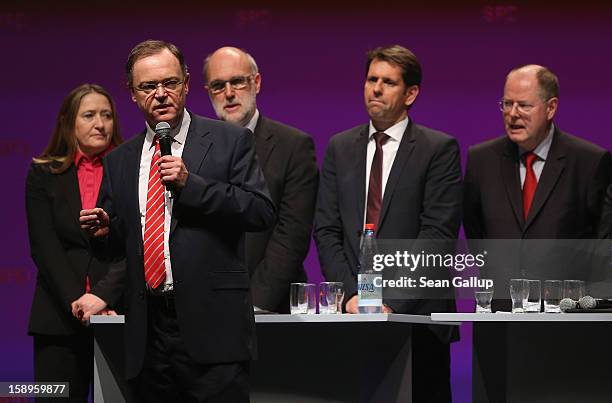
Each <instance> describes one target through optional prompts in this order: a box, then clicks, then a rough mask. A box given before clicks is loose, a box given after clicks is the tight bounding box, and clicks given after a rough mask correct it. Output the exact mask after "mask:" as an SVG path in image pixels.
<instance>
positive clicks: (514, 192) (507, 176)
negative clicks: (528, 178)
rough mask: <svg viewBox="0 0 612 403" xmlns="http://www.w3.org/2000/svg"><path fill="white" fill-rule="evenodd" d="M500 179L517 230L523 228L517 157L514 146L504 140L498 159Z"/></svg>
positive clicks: (521, 194) (521, 195) (521, 193)
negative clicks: (512, 212)
mask: <svg viewBox="0 0 612 403" xmlns="http://www.w3.org/2000/svg"><path fill="white" fill-rule="evenodd" d="M500 169H501V177H502V181H503V182H504V188H505V190H506V195H507V196H508V200H509V201H510V205H511V206H512V211H514V217H515V218H516V221H517V224H518V226H519V228H523V225H524V222H525V220H524V218H523V192H522V190H521V177H520V174H519V157H518V150H517V148H516V145H515V144H514V143H513V142H511V141H510V140H508V139H506V141H505V147H504V148H503V150H501V158H500Z"/></svg>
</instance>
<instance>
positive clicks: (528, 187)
mask: <svg viewBox="0 0 612 403" xmlns="http://www.w3.org/2000/svg"><path fill="white" fill-rule="evenodd" d="M537 158H538V156H537V155H535V154H534V153H532V152H531V151H529V152H527V153H525V183H523V218H524V219H525V221H527V216H528V215H529V209H530V208H531V202H532V201H533V195H535V191H536V187H537V186H538V180H537V179H536V176H535V172H534V171H533V163H534V162H535V161H536V159H537Z"/></svg>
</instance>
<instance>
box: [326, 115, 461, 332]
mask: <svg viewBox="0 0 612 403" xmlns="http://www.w3.org/2000/svg"><path fill="white" fill-rule="evenodd" d="M367 142H368V125H363V126H358V127H355V128H353V129H350V130H348V131H345V132H343V133H340V134H337V135H335V136H333V137H332V139H331V140H330V143H329V146H328V148H327V152H326V155H325V161H324V163H323V169H322V171H321V183H320V187H319V194H318V197H317V207H316V212H315V241H316V243H317V248H318V251H319V260H320V262H321V266H322V269H323V274H324V275H325V278H326V279H328V280H330V281H342V282H343V283H344V287H345V292H346V296H347V298H350V296H352V295H354V294H356V292H357V274H358V271H357V261H358V256H359V239H360V234H361V231H362V229H363V217H364V208H365V186H366V185H365V184H366V177H365V175H366V150H367ZM460 221H461V165H460V156H459V145H458V144H457V141H456V140H455V139H454V138H452V137H450V136H448V135H446V134H444V133H441V132H438V131H435V130H431V129H428V128H426V127H423V126H419V125H416V124H414V123H413V122H412V120H411V121H410V122H409V124H408V127H407V128H406V131H405V132H404V136H403V137H402V141H401V143H400V146H399V149H398V151H397V155H396V156H395V160H394V162H393V167H392V168H391V172H390V174H389V178H388V180H387V185H386V188H385V193H384V196H383V202H382V210H381V214H380V222H379V224H378V226H377V237H378V238H388V239H419V238H422V239H456V238H457V232H458V230H459V223H460ZM385 303H386V304H387V305H389V306H390V307H391V308H392V309H393V310H394V311H395V312H397V313H415V314H428V313H431V312H448V311H449V310H451V309H454V304H451V305H449V304H448V303H447V301H443V300H424V301H398V300H389V301H385ZM438 330H441V329H440V328H438ZM438 330H434V331H436V332H437V331H438ZM445 331H448V332H447V337H442V338H443V339H444V338H446V339H448V337H450V329H445ZM439 335H440V334H439ZM440 336H441V335H440Z"/></svg>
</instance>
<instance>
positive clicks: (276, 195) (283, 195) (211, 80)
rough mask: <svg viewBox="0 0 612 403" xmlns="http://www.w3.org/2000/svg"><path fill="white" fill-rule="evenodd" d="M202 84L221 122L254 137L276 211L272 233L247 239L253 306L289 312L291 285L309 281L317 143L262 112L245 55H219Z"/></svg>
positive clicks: (253, 68) (225, 51) (207, 64)
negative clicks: (306, 260) (307, 261)
mask: <svg viewBox="0 0 612 403" xmlns="http://www.w3.org/2000/svg"><path fill="white" fill-rule="evenodd" d="M204 80H205V82H206V83H207V84H206V86H205V88H206V89H207V91H208V95H209V97H210V101H211V103H212V105H213V108H214V109H215V112H216V114H217V117H218V118H219V119H221V120H223V121H226V122H230V123H234V124H237V125H239V126H242V127H246V128H247V129H249V130H250V131H251V132H252V133H253V138H254V140H255V148H256V150H257V157H258V159H259V164H260V165H261V169H262V170H263V174H264V177H265V179H266V183H267V185H268V189H269V190H270V195H271V196H272V200H273V201H274V204H275V205H276V209H277V214H276V217H275V220H274V225H273V226H272V228H270V229H269V230H268V231H265V232H258V233H253V232H249V233H247V234H246V237H245V259H246V262H247V266H248V268H249V272H250V274H251V293H252V295H253V305H254V306H255V309H258V308H259V309H263V310H267V311H273V312H279V313H289V285H290V284H291V283H293V282H303V281H306V273H305V271H304V265H303V262H304V258H305V257H306V254H307V253H308V248H309V246H310V232H311V231H312V220H313V215H314V205H315V199H316V194H317V185H318V179H319V172H318V169H317V163H316V156H315V149H314V142H313V140H312V137H310V136H309V135H307V134H306V133H304V132H302V131H300V130H298V129H296V128H293V127H290V126H287V125H284V124H282V123H280V122H277V121H274V120H272V119H269V118H267V117H265V116H263V115H261V114H260V113H259V110H258V109H257V102H256V98H257V94H259V91H260V88H261V74H260V73H259V69H258V67H257V64H256V63H255V59H253V57H252V56H251V55H250V54H248V53H247V52H245V51H243V50H241V49H237V48H234V47H223V48H220V49H218V50H216V51H215V52H213V53H212V54H211V55H209V56H208V57H207V58H206V60H205V61H204Z"/></svg>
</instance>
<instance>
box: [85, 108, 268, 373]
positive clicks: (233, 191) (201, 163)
mask: <svg viewBox="0 0 612 403" xmlns="http://www.w3.org/2000/svg"><path fill="white" fill-rule="evenodd" d="M191 117H192V118H191V124H190V126H189V131H188V134H187V140H186V142H185V146H184V149H183V155H182V159H183V161H184V163H185V166H186V167H187V170H188V171H189V176H188V178H187V183H186V184H185V186H184V188H183V189H182V190H181V191H180V192H179V193H177V195H176V196H175V200H174V204H173V211H172V221H171V229H170V240H169V242H170V259H171V261H172V275H173V279H174V292H175V304H176V312H177V317H178V323H179V329H180V334H181V337H182V339H183V342H184V343H185V347H186V350H187V352H188V353H189V354H190V356H191V357H192V358H193V359H194V360H195V361H196V362H198V363H202V364H208V363H223V362H234V361H244V360H249V359H251V358H252V356H253V355H254V353H255V337H254V336H255V335H254V318H253V306H252V304H251V298H250V294H249V274H248V271H247V268H246V266H245V264H244V261H243V252H244V242H243V239H244V232H245V231H256V230H264V229H267V228H268V227H269V226H270V225H271V223H272V220H273V216H274V205H273V203H272V201H271V200H270V197H269V195H268V191H267V189H266V185H265V181H264V178H263V175H262V173H261V170H260V168H259V165H258V163H257V158H256V156H255V147H254V145H253V136H252V134H251V133H250V132H249V131H248V130H247V129H242V128H239V127H236V126H233V125H229V124H226V123H223V122H219V121H213V120H210V119H205V118H202V117H199V116H196V115H194V114H192V115H191ZM144 137H145V136H144V133H142V134H140V135H139V136H136V137H135V138H133V139H131V140H130V141H128V142H126V143H124V144H122V145H121V146H119V147H117V148H116V149H115V150H113V151H112V152H111V153H109V154H108V155H107V156H106V157H105V159H104V168H105V171H104V179H103V184H102V190H101V195H100V199H99V203H100V206H101V207H103V208H104V209H105V210H106V211H107V212H108V213H109V215H110V217H111V233H110V235H109V237H108V238H107V239H106V244H105V245H104V244H103V245H99V244H98V245H97V246H98V248H101V247H102V246H104V247H105V248H101V249H102V250H99V252H103V251H104V249H106V250H107V251H109V250H110V252H111V253H112V254H113V255H125V257H126V265H127V282H126V285H127V289H126V324H125V331H126V332H125V335H126V350H125V351H126V353H127V357H126V361H127V371H126V375H127V377H128V378H133V377H135V376H137V375H138V373H139V372H140V370H141V368H142V363H143V359H144V354H145V347H146V340H147V297H146V292H145V279H144V269H143V240H142V229H141V222H140V212H139V206H138V170H139V164H140V155H141V152H142V145H143V142H144Z"/></svg>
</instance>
